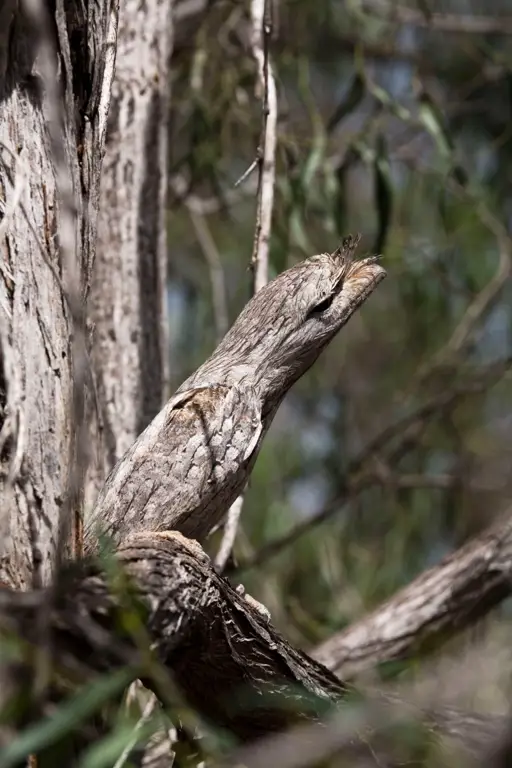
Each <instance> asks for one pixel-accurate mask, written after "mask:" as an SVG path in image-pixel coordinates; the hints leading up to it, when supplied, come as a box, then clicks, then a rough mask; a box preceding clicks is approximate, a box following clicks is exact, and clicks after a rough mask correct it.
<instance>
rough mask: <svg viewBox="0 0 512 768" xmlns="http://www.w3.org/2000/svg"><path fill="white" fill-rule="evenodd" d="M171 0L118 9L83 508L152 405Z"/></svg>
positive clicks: (158, 334) (163, 370) (162, 338)
mask: <svg viewBox="0 0 512 768" xmlns="http://www.w3.org/2000/svg"><path fill="white" fill-rule="evenodd" d="M172 6H173V3H172V1H171V0H148V2H145V3H140V2H138V0H128V2H124V3H123V4H122V5H121V8H120V11H119V28H118V48H117V64H116V74H115V79H114V84H113V92H112V103H111V109H110V116H109V122H108V132H107V146H106V152H105V160H104V163H103V172H102V182H101V199H100V209H101V212H100V217H99V225H98V244H97V253H96V264H95V269H94V272H93V280H92V288H91V296H90V301H89V317H90V319H91V322H92V326H93V329H94V330H93V338H94V341H93V346H92V360H93V368H94V374H95V379H96V393H97V398H98V401H97V404H98V414H99V417H100V419H99V424H98V422H97V418H96V416H97V414H96V413H94V412H93V414H92V417H93V419H94V431H95V432H96V439H95V440H94V443H95V444H96V452H95V455H94V456H93V457H92V459H93V461H92V463H91V465H90V472H89V476H88V483H87V489H86V509H90V508H91V506H92V505H93V503H94V502H95V500H96V496H97V494H98V491H99V489H100V488H101V486H102V485H103V482H104V481H105V478H106V477H107V475H108V474H109V472H110V470H111V469H112V467H113V466H114V464H115V463H116V462H117V461H118V459H119V458H120V457H121V456H122V455H123V454H124V453H125V452H126V451H127V450H128V448H129V447H130V445H131V444H132V443H133V442H134V440H135V438H136V437H137V435H138V434H139V433H140V432H142V430H143V429H144V428H145V427H146V426H147V424H148V423H149V422H150V421H151V419H152V418H153V417H154V416H155V415H156V414H157V413H158V411H159V410H160V408H161V407H162V404H163V401H164V399H165V396H166V388H167V368H168V365H167V360H168V349H167V336H168V334H167V318H166V312H165V295H166V275H167V242H166V220H165V212H166V207H165V203H166V191H167V165H168V164H167V134H168V112H169V108H168V90H169V83H170V73H169V58H170V50H171V42H172V17H171V12H172Z"/></svg>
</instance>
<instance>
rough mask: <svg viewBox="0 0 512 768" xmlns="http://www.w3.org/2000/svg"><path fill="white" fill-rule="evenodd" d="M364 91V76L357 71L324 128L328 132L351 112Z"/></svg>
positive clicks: (360, 99) (358, 102) (359, 101)
mask: <svg viewBox="0 0 512 768" xmlns="http://www.w3.org/2000/svg"><path fill="white" fill-rule="evenodd" d="M365 93H366V85H365V81H364V78H363V77H362V76H361V74H360V73H359V72H357V73H356V74H355V75H354V77H353V78H352V82H351V84H350V88H349V89H348V92H347V94H346V95H345V96H344V97H343V99H342V100H341V102H340V103H339V104H338V106H337V107H336V109H335V110H334V112H333V114H332V115H331V117H330V118H329V120H328V122H327V127H326V130H327V132H328V133H329V132H330V131H332V130H334V128H336V126H337V125H338V123H341V121H342V120H343V118H345V117H346V116H347V115H349V114H350V113H351V112H353V111H354V110H355V108H356V107H358V106H359V104H360V103H361V101H362V99H363V97H364V95H365Z"/></svg>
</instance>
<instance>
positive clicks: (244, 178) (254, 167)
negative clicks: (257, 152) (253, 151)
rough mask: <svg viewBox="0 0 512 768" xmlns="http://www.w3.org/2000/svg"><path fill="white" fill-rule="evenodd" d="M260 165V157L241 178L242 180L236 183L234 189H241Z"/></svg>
mask: <svg viewBox="0 0 512 768" xmlns="http://www.w3.org/2000/svg"><path fill="white" fill-rule="evenodd" d="M259 163H260V159H259V157H256V158H255V159H254V160H253V161H252V163H251V164H250V166H249V167H248V168H247V170H245V171H244V172H243V173H242V175H241V176H240V178H239V179H237V180H236V181H235V183H234V184H233V188H234V189H236V188H237V187H239V186H240V184H242V183H243V182H244V181H245V180H246V179H247V178H248V177H249V176H250V175H251V173H252V172H253V171H254V170H255V169H256V168H257V167H258V165H259Z"/></svg>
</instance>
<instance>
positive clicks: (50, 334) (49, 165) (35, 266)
mask: <svg viewBox="0 0 512 768" xmlns="http://www.w3.org/2000/svg"><path fill="white" fill-rule="evenodd" d="M34 8H36V11H37V9H38V8H39V11H40V13H42V14H43V15H44V16H45V18H46V17H47V22H48V24H47V27H48V29H46V30H45V32H44V34H45V35H46V36H47V38H48V39H47V40H45V42H46V43H47V44H49V45H50V46H51V48H52V50H51V56H50V58H51V59H52V66H53V60H54V58H55V56H57V58H58V61H57V63H56V66H57V71H58V72H59V78H60V81H59V83H58V86H59V90H60V91H61V95H62V99H63V105H64V111H65V118H64V125H56V124H55V122H56V121H53V122H52V121H51V119H50V117H49V113H50V112H51V110H50V109H49V107H50V106H51V105H50V104H49V101H50V100H49V98H48V91H47V89H46V86H45V79H44V76H43V75H42V73H41V62H40V58H39V57H38V52H39V46H40V44H41V36H42V35H43V31H42V29H40V28H39V26H38V24H34V23H33V22H34V15H33V14H34ZM31 13H32V22H31V21H30V18H31V16H30V14H31ZM116 18H117V3H116V2H115V0H96V2H85V3H84V2H83V0H66V1H65V2H64V0H57V2H56V7H55V10H54V11H52V12H51V13H50V12H49V10H48V5H47V3H46V2H41V3H40V4H39V6H37V5H36V6H35V5H34V3H33V2H32V3H31V4H29V3H28V2H26V0H25V1H24V0H7V2H5V1H4V2H3V3H2V6H1V8H0V22H1V25H0V142H1V144H0V151H1V154H0V216H1V217H2V219H1V222H0V460H1V465H0V482H1V484H2V487H1V488H0V494H1V500H2V506H1V514H0V582H3V583H6V584H8V585H11V586H15V587H21V588H26V587H27V586H30V585H34V584H37V583H38V582H41V581H43V582H45V581H48V579H49V577H50V575H51V570H52V563H53V561H54V554H55V546H56V543H57V539H58V527H59V511H60V509H61V507H62V505H63V503H65V502H66V493H67V489H68V479H69V471H70V457H72V456H73V454H74V450H73V444H72V441H73V440H74V432H75V430H74V428H73V424H72V422H71V418H72V399H73V398H72V395H73V360H72V354H71V352H72V336H73V321H72V318H71V313H70V311H69V307H68V305H67V302H66V297H65V293H64V288H63V285H64V283H65V279H64V273H63V267H64V265H63V263H62V261H63V260H62V254H61V250H60V247H59V243H60V242H61V241H62V236H63V228H62V211H63V208H62V206H61V205H60V202H59V199H58V197H59V196H58V190H57V186H56V172H55V164H54V157H53V154H52V144H51V141H50V135H49V131H53V132H56V131H59V129H61V130H62V137H61V138H62V149H63V150H64V160H63V162H65V164H66V168H65V175H66V178H68V179H69V178H70V179H71V183H72V187H73V195H74V200H73V204H74V208H75V210H76V219H75V226H74V235H75V247H74V249H73V250H74V252H75V253H76V255H77V258H76V262H77V264H76V268H77V271H79V277H80V279H79V282H80V289H81V297H82V299H83V300H85V297H86V295H87V291H88V286H89V281H90V274H91V268H92V264H93V261H94V250H95V240H96V235H95V229H96V216H97V211H98V204H99V194H98V192H99V179H100V168H101V160H102V156H103V143H104V135H105V119H106V114H107V110H108V101H109V96H110V85H111V82H110V80H111V75H112V72H113V63H114V57H115V51H114V47H115V46H112V45H110V47H107V40H108V37H109V36H110V42H112V41H114V42H115V23H116ZM72 217H73V214H72ZM72 228H73V227H72ZM72 238H73V234H71V239H72Z"/></svg>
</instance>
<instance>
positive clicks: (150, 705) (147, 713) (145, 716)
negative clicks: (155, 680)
mask: <svg viewBox="0 0 512 768" xmlns="http://www.w3.org/2000/svg"><path fill="white" fill-rule="evenodd" d="M157 705H158V699H157V698H156V696H155V694H154V693H152V694H151V696H150V698H149V701H147V702H146V706H145V707H144V710H143V712H142V715H141V716H140V718H139V720H138V721H137V723H136V725H135V728H134V729H133V733H132V735H131V737H130V739H129V740H128V742H127V743H126V746H125V748H124V749H123V751H122V752H121V754H120V755H119V757H118V759H117V760H116V762H115V764H114V768H122V766H123V765H125V763H126V761H127V760H128V758H129V756H130V752H131V751H132V749H133V748H134V746H135V745H136V743H137V739H138V737H139V733H140V731H141V729H142V727H143V726H144V725H145V724H146V723H147V722H148V721H149V720H150V718H151V715H152V714H153V712H154V710H155V708H156V707H157Z"/></svg>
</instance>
